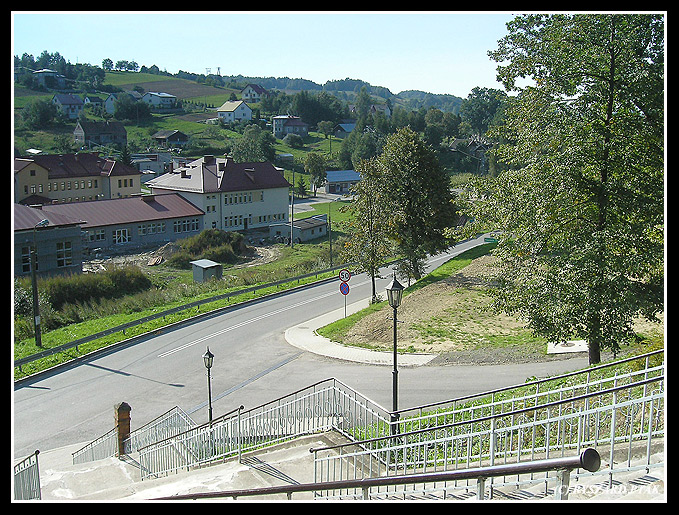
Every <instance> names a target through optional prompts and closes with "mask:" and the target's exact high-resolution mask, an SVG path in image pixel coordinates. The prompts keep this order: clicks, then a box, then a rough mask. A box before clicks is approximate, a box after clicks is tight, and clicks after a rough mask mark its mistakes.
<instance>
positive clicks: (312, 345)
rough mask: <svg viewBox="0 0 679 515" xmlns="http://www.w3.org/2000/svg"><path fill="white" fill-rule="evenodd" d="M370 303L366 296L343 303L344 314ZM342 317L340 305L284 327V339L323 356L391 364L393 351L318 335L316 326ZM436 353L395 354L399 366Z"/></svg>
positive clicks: (426, 360)
mask: <svg viewBox="0 0 679 515" xmlns="http://www.w3.org/2000/svg"><path fill="white" fill-rule="evenodd" d="M369 305H370V299H364V300H362V301H359V302H355V303H353V304H349V305H347V310H346V313H347V316H348V315H351V314H353V313H356V312H358V311H360V310H362V309H365V308H367V307H368V306H369ZM342 317H344V308H340V309H336V310H335V311H331V312H330V313H326V314H325V315H321V316H319V317H316V318H314V319H312V320H309V321H307V322H304V323H302V324H299V325H296V326H294V327H291V328H290V329H288V330H287V331H285V339H286V341H287V342H288V343H289V344H290V345H293V346H295V347H297V348H298V349H301V350H305V351H308V352H312V353H314V354H319V355H321V356H326V357H329V358H335V359H341V360H344V361H352V362H356V363H367V364H370V365H392V364H393V363H394V355H393V352H385V351H374V350H369V349H361V348H359V347H348V346H345V345H340V344H338V343H335V342H332V341H330V340H329V339H328V338H325V337H323V336H319V335H318V334H317V333H316V330H317V329H319V328H321V327H323V326H326V325H328V324H330V323H332V322H335V321H337V320H339V319H341V318H342ZM435 357H436V355H435V354H410V353H408V354H399V355H398V366H399V367H419V366H422V365H426V364H427V363H429V362H430V361H431V360H432V359H434V358H435Z"/></svg>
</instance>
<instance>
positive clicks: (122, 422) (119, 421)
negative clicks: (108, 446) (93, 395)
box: [113, 402, 132, 456]
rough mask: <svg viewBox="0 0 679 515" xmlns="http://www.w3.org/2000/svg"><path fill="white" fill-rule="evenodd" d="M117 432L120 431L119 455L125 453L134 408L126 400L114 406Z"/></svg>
mask: <svg viewBox="0 0 679 515" xmlns="http://www.w3.org/2000/svg"><path fill="white" fill-rule="evenodd" d="M113 409H114V414H115V423H116V432H117V433H118V442H117V451H118V452H117V455H118V456H121V455H123V454H125V440H127V439H128V438H129V437H130V411H132V408H131V407H130V405H129V404H127V403H126V402H121V403H119V404H116V405H115V406H114V407H113Z"/></svg>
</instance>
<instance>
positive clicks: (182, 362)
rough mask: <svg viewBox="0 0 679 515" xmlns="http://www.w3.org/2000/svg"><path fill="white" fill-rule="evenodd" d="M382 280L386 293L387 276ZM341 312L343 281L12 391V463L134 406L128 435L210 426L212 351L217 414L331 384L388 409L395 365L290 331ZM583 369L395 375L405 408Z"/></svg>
mask: <svg viewBox="0 0 679 515" xmlns="http://www.w3.org/2000/svg"><path fill="white" fill-rule="evenodd" d="M482 242H483V238H482V237H481V238H478V239H476V240H471V241H468V242H464V243H460V244H458V245H456V246H455V247H454V248H452V249H451V250H450V251H449V252H447V253H444V254H440V255H438V256H435V257H433V258H432V259H430V262H429V267H428V270H431V269H433V268H435V267H437V266H439V265H440V264H442V263H444V262H445V261H446V260H447V259H449V258H450V257H452V256H454V255H457V254H459V253H461V252H463V251H464V250H467V249H469V248H471V247H473V246H475V245H478V244H480V243H482ZM383 275H384V276H385V277H386V278H385V279H381V280H378V291H383V290H384V288H385V287H386V285H387V284H388V282H389V281H390V279H389V277H390V275H391V273H390V270H387V269H385V270H384V271H383ZM349 284H350V286H351V292H350V293H349V296H348V302H349V303H353V302H358V301H359V300H362V299H364V298H369V297H370V293H371V288H370V282H369V280H368V278H367V277H366V276H365V275H363V274H361V275H357V276H354V277H352V278H351V281H350V282H349ZM343 305H344V298H343V296H342V294H341V293H340V292H339V286H338V282H331V283H327V284H323V285H319V286H313V287H309V288H305V289H301V290H298V291H295V292H290V293H286V294H281V295H279V296H276V297H274V298H271V299H268V300H262V301H259V302H256V303H254V304H250V305H248V306H246V307H243V308H239V309H235V310H233V311H230V312H227V313H225V314H222V315H219V316H214V317H212V318H209V319H203V320H200V321H198V322H196V323H194V324H191V325H187V326H184V327H181V328H178V329H175V330H172V331H168V332H165V333H160V334H158V335H156V336H153V337H151V338H148V339H146V340H145V341H143V342H140V343H137V344H135V345H131V346H128V347H126V348H122V349H119V350H116V351H112V352H109V353H107V354H105V355H99V356H98V357H95V358H86V359H84V360H81V361H79V362H78V363H76V364H73V365H72V366H69V367H68V368H65V369H61V370H60V371H58V372H56V373H53V374H51V375H48V376H44V377H41V378H38V379H34V380H32V381H28V382H24V383H22V384H21V385H19V386H16V387H15V391H14V404H13V407H14V411H13V424H14V425H13V428H14V434H13V438H14V456H15V457H16V458H19V457H23V456H26V455H28V454H30V453H32V452H33V451H35V450H36V449H39V450H41V451H45V450H50V449H56V448H59V447H63V446H66V445H71V444H77V443H83V444H85V443H87V442H89V441H91V440H93V439H95V438H97V437H99V436H101V435H102V434H104V433H106V432H107V431H109V430H110V429H112V428H113V421H114V418H113V415H114V413H113V407H114V406H115V405H116V404H118V403H120V402H123V401H124V402H127V403H128V404H129V405H130V406H131V407H132V412H131V417H132V428H133V429H135V428H138V427H140V426H141V425H143V424H145V423H147V422H149V421H151V420H152V419H154V418H155V417H157V416H158V415H160V414H162V413H163V412H165V411H167V410H168V409H170V408H172V407H173V406H179V407H181V408H182V409H183V410H184V411H186V412H187V413H189V414H190V415H191V417H192V418H193V419H194V420H195V421H196V422H199V423H200V422H205V421H207V407H206V405H207V375H206V370H205V367H204V365H203V359H202V355H203V353H204V352H205V349H206V347H207V346H209V347H210V351H211V352H212V353H213V354H214V356H215V358H214V366H213V368H212V372H211V375H212V405H213V412H214V416H215V417H217V416H219V415H221V414H223V413H226V412H228V411H230V410H232V409H234V408H236V407H237V406H239V405H241V404H243V405H244V406H245V408H246V409H249V408H252V407H255V406H257V405H259V404H262V403H265V402H268V401H271V400H274V399H276V398H277V397H280V396H282V395H285V394H287V393H291V392H294V391H295V390H298V389H301V388H304V387H306V386H308V385H310V384H313V383H315V382H317V381H321V380H324V379H327V378H330V377H335V378H337V379H339V380H340V381H342V382H344V383H345V384H346V385H348V386H349V387H351V388H353V389H355V390H357V391H358V392H360V393H362V394H363V395H365V396H366V397H368V398H370V399H372V400H373V401H375V402H377V403H378V404H380V405H382V406H384V407H388V406H391V384H392V382H391V381H392V374H391V367H389V366H380V365H366V364H360V363H349V362H344V361H339V360H334V359H330V358H326V357H323V356H319V355H316V354H313V353H310V352H305V351H301V350H300V349H298V348H296V347H293V346H292V345H290V344H288V343H287V342H286V341H285V337H284V332H285V330H286V329H287V328H289V327H292V326H294V325H297V324H301V323H303V322H305V321H307V320H311V319H313V318H315V317H318V316H320V315H322V314H324V313H327V312H330V311H334V310H337V309H338V308H341V307H342V306H343ZM585 366H587V359H586V358H582V357H578V358H573V359H568V360H562V361H553V362H549V363H543V364H522V365H489V366H423V367H415V368H399V406H401V407H404V408H405V407H411V406H417V405H421V404H425V403H429V402H434V401H440V400H446V399H451V398H454V397H459V396H462V395H466V394H470V393H478V392H482V391H486V390H490V389H493V388H497V387H501V386H509V385H513V384H519V383H523V382H524V381H525V379H526V378H527V377H531V376H538V377H541V376H547V375H550V374H557V373H560V372H564V371H570V370H575V369H578V368H583V367H585Z"/></svg>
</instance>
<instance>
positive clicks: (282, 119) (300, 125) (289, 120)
mask: <svg viewBox="0 0 679 515" xmlns="http://www.w3.org/2000/svg"><path fill="white" fill-rule="evenodd" d="M288 134H297V135H299V136H302V137H305V136H308V135H309V124H308V123H304V122H303V121H302V119H301V118H300V117H299V116H291V115H281V116H274V117H273V135H274V136H275V137H276V138H279V139H282V138H284V137H285V136H287V135H288Z"/></svg>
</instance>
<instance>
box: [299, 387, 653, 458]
mask: <svg viewBox="0 0 679 515" xmlns="http://www.w3.org/2000/svg"><path fill="white" fill-rule="evenodd" d="M664 379H665V378H664V376H663V377H654V378H651V379H645V380H643V381H637V382H636V383H630V384H625V385H622V386H616V387H614V388H609V389H607V390H598V391H596V392H592V393H587V394H582V395H578V396H576V397H569V398H567V399H562V400H558V401H552V402H548V403H545V404H540V405H537V406H529V407H527V408H521V409H518V410H513V411H511V412H509V413H498V414H492V415H486V416H483V417H478V418H474V419H472V420H461V421H458V422H451V423H448V424H442V425H438V426H435V427H428V428H424V429H417V430H415V431H408V432H407V433H397V434H396V435H389V436H379V437H377V438H369V439H366V440H357V441H354V442H350V443H341V444H336V445H329V446H326V447H318V448H313V447H312V448H310V449H309V452H310V453H314V452H319V451H330V450H337V449H342V448H344V447H356V446H359V447H360V446H367V445H368V444H374V443H378V442H389V441H392V440H393V439H394V438H395V437H400V436H404V435H407V436H417V435H420V434H427V433H431V432H432V431H440V430H443V429H452V428H455V427H458V426H464V425H469V424H471V423H478V422H487V421H492V420H494V419H496V418H499V417H506V416H508V415H512V416H517V415H521V414H523V413H528V412H531V411H537V410H540V409H543V408H547V409H548V408H555V407H558V406H560V405H562V404H568V403H572V402H573V401H584V400H587V399H590V398H592V397H597V396H600V395H602V394H608V393H616V392H619V391H621V390H626V389H629V388H634V387H638V386H644V385H648V384H651V383H654V382H657V381H659V380H660V381H664Z"/></svg>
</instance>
